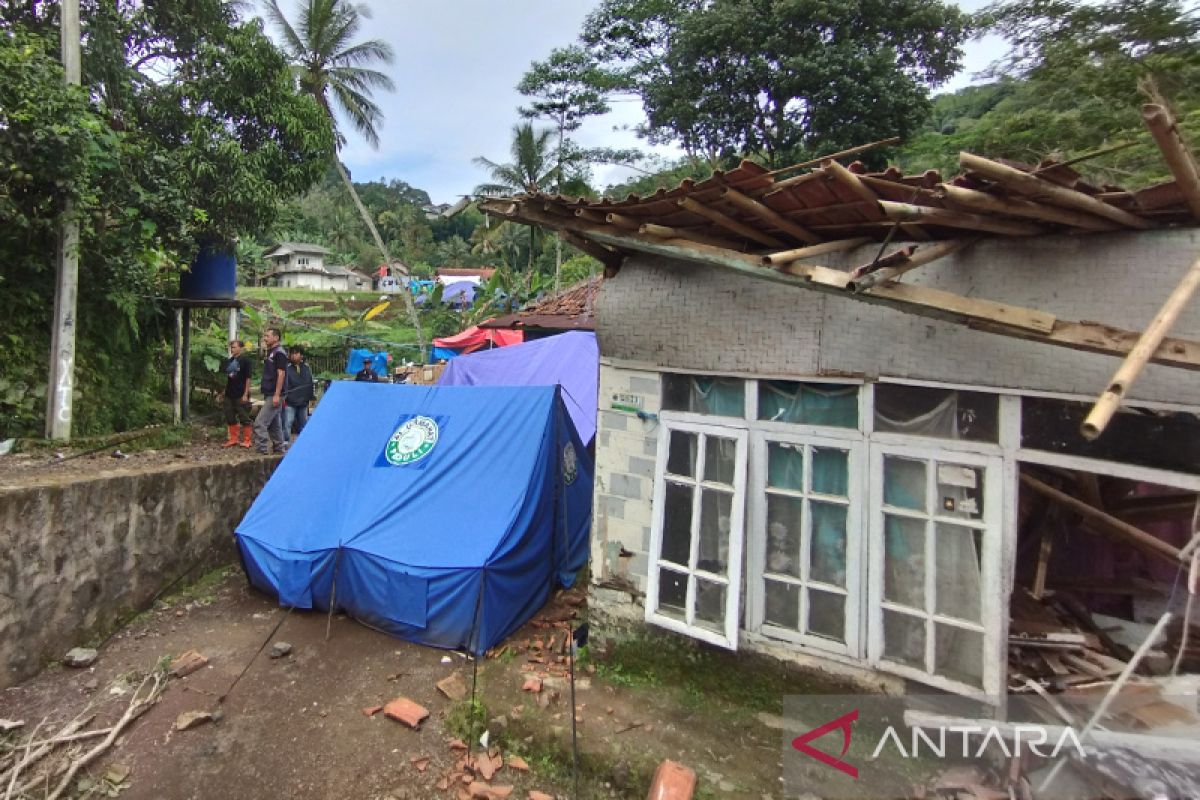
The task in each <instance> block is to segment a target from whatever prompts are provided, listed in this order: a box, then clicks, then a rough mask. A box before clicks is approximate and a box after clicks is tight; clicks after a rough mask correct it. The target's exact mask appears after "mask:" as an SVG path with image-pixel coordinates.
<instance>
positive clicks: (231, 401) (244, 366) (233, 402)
mask: <svg viewBox="0 0 1200 800" xmlns="http://www.w3.org/2000/svg"><path fill="white" fill-rule="evenodd" d="M245 349H246V343H245V342H243V341H242V340H241V339H234V340H233V341H231V342H230V343H229V359H228V360H226V361H225V363H224V364H222V365H221V369H222V370H223V371H224V372H225V398H224V402H223V404H222V408H223V409H224V411H225V425H226V426H227V428H228V430H229V438H228V439H226V440H225V444H223V445H221V446H222V447H233V446H234V445H236V444H241V446H242V447H249V446H250V432H251V430H252V428H251V427H250V376H251V374H252V373H253V369H254V368H253V367H251V366H250V357H249V356H247V355H246V354H245V353H244V352H243V351H244V350H245ZM239 434H240V436H241V438H240V441H239V438H238V437H239Z"/></svg>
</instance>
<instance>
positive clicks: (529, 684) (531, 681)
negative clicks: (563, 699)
mask: <svg viewBox="0 0 1200 800" xmlns="http://www.w3.org/2000/svg"><path fill="white" fill-rule="evenodd" d="M521 691H522V692H533V693H534V694H537V693H539V692H541V691H542V679H541V678H536V677H535V678H526V679H525V684H524V685H523V686H522V687H521Z"/></svg>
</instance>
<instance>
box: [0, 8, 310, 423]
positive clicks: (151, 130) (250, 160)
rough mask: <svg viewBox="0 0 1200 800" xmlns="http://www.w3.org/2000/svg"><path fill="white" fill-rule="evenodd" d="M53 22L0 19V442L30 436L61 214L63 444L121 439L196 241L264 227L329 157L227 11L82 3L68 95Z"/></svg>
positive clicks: (288, 91) (141, 410) (35, 16)
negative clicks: (71, 231) (65, 299)
mask: <svg viewBox="0 0 1200 800" xmlns="http://www.w3.org/2000/svg"><path fill="white" fill-rule="evenodd" d="M57 12H58V6H57V5H56V4H42V3H27V4H5V5H3V6H0V130H3V132H4V135H2V136H0V213H2V217H3V224H2V225H0V317H2V318H3V319H4V320H5V330H4V336H3V337H0V363H2V364H4V371H3V375H2V376H0V434H4V433H9V434H11V433H13V432H17V433H22V434H25V435H28V434H35V433H36V432H37V431H38V430H39V429H40V420H41V418H42V415H43V413H44V408H43V401H42V399H41V398H42V397H43V396H44V391H45V375H46V366H45V363H46V354H47V352H48V348H49V334H50V311H51V306H52V303H51V302H50V298H52V297H53V294H54V290H53V285H54V253H55V248H56V241H57V231H58V228H59V225H60V223H61V214H62V210H63V208H64V202H65V201H66V200H67V199H70V200H72V201H73V202H74V204H75V208H76V213H77V214H78V216H79V219H80V225H81V245H80V270H79V273H80V281H79V284H80V300H79V307H78V313H77V316H76V320H77V360H76V371H77V386H78V391H79V397H78V398H77V405H76V424H75V430H76V431H77V432H80V433H87V432H89V431H101V430H112V429H120V428H127V427H130V426H133V425H137V424H141V423H144V422H146V421H149V420H150V419H152V418H153V417H154V415H155V413H156V411H157V407H156V402H157V401H156V400H155V399H153V398H154V396H155V394H156V393H155V392H154V391H147V390H146V389H147V387H151V386H158V387H162V386H163V379H162V375H163V374H164V372H165V371H164V370H163V369H162V368H161V364H159V363H157V361H156V359H157V358H158V357H159V356H160V353H161V346H162V338H160V337H157V336H155V335H154V334H155V333H156V326H157V325H158V324H159V323H160V321H161V316H160V314H161V311H160V308H159V306H157V304H156V303H155V301H154V299H153V298H154V297H155V296H157V295H162V294H164V293H167V292H169V291H171V290H172V284H173V282H174V279H175V277H176V276H177V274H178V270H179V265H181V264H184V263H187V262H188V261H189V260H190V258H191V257H192V255H193V254H194V252H195V250H196V247H197V242H198V241H199V240H201V239H204V238H216V239H218V240H224V241H229V240H231V239H232V238H233V237H236V236H238V235H239V234H247V233H250V234H253V233H257V232H260V231H262V230H264V229H265V228H267V227H268V226H269V225H270V224H272V222H273V219H274V217H275V214H276V209H277V207H278V205H279V202H280V201H281V200H282V199H283V198H285V197H287V196H289V195H290V194H292V193H295V192H297V191H299V190H302V189H303V188H305V187H306V186H308V185H310V184H311V183H312V182H313V181H314V180H316V179H317V178H319V177H320V175H321V172H322V170H323V169H324V165H325V164H326V163H328V158H329V155H330V153H331V152H332V145H333V137H332V133H331V131H330V130H329V126H328V125H327V124H325V123H324V121H323V116H322V111H321V109H320V107H319V106H318V105H317V104H316V103H315V102H313V101H312V100H311V99H309V98H307V97H304V96H302V95H300V94H299V93H297V92H296V91H295V88H294V85H293V82H292V80H291V77H290V74H289V72H288V67H287V63H286V62H285V61H284V59H283V58H282V56H281V55H280V53H279V52H278V51H277V50H276V49H275V47H274V46H273V45H272V44H271V42H270V41H269V40H268V39H267V38H266V36H264V35H263V33H262V31H261V30H260V28H259V25H258V24H257V23H255V22H249V23H247V22H242V21H240V20H238V19H237V17H236V15H235V14H234V11H233V10H232V8H231V5H230V4H229V3H227V2H222V1H221V0H168V1H167V2H159V3H150V4H142V3H132V2H130V3H126V2H121V3H102V4H86V5H85V7H84V14H83V19H82V23H83V30H84V37H83V41H84V50H83V61H82V63H83V84H84V85H83V87H82V88H81V89H79V90H71V89H68V88H66V87H64V86H63V75H62V71H61V69H60V67H59V65H58V58H57V56H58V50H59V34H58V19H57ZM163 396H164V397H165V392H163Z"/></svg>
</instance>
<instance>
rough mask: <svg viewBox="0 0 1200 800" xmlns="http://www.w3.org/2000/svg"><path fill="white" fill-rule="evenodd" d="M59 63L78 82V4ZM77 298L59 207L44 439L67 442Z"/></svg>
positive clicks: (75, 232)
mask: <svg viewBox="0 0 1200 800" xmlns="http://www.w3.org/2000/svg"><path fill="white" fill-rule="evenodd" d="M61 14H62V63H63V71H64V72H65V73H66V79H67V85H68V86H78V85H79V83H80V79H81V63H80V62H81V60H82V54H81V52H80V29H79V0H62V3H61ZM78 294H79V221H78V220H77V219H75V204H74V203H73V202H70V201H68V202H67V203H66V204H65V205H64V207H63V223H62V231H61V233H60V235H59V240H58V283H57V286H56V288H55V293H54V330H53V332H52V334H51V339H50V380H49V381H48V382H47V386H46V437H47V438H49V439H61V440H68V439H70V438H71V412H72V410H73V406H72V394H73V393H74V391H75V308H76V305H77V299H78Z"/></svg>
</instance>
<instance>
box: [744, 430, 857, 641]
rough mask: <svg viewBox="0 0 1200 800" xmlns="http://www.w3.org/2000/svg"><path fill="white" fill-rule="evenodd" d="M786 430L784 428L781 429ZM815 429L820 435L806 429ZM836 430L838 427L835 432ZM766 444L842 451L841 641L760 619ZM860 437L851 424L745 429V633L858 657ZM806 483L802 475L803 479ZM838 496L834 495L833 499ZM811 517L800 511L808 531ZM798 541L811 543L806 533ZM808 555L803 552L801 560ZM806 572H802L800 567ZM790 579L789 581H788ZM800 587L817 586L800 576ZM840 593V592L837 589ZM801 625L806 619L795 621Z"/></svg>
mask: <svg viewBox="0 0 1200 800" xmlns="http://www.w3.org/2000/svg"><path fill="white" fill-rule="evenodd" d="M785 429H786V430H785ZM808 430H814V431H815V430H819V431H820V433H815V432H808ZM838 431H844V433H843V434H842V435H838V433H837V432H838ZM771 442H787V443H789V444H795V445H805V446H810V447H829V448H834V449H838V450H844V451H846V452H847V453H848V459H849V463H848V465H847V469H848V471H849V475H848V478H849V485H848V488H847V494H846V498H847V500H848V503H847V504H846V505H847V509H848V510H847V519H846V586H845V591H844V596H845V598H846V615H845V630H844V634H845V642H844V643H843V642H837V641H834V640H832V639H828V638H826V637H823V636H816V635H812V634H805V633H800V632H799V631H794V630H790V629H788V628H782V627H779V626H776V625H772V624H771V623H769V622H767V621H766V596H765V592H766V590H765V586H764V585H763V581H764V580H765V579H766V575H767V569H766V558H767V541H766V537H767V457H768V452H769V444H770V443H771ZM866 449H867V448H866V441H865V439H864V437H863V434H862V433H860V432H859V431H858V430H856V429H854V428H845V429H838V428H819V429H818V428H810V427H809V426H798V425H796V426H786V425H781V424H779V423H769V427H768V428H766V429H760V428H757V427H756V428H755V429H754V430H753V431H752V433H751V440H750V458H751V463H750V466H751V470H750V478H751V481H750V482H751V486H750V505H749V514H750V516H749V521H750V524H749V527H748V528H747V538H748V540H749V545H748V546H749V549H750V555H749V569H748V570H747V573H746V581H747V587H746V628H747V630H748V631H750V632H753V633H757V634H760V635H762V636H766V637H768V638H771V639H778V640H782V641H786V642H790V643H794V644H798V645H803V646H805V647H811V648H813V649H815V650H820V651H825V652H829V653H835V654H838V655H843V656H848V657H850V658H854V659H858V658H861V657H862V653H863V643H862V621H863V619H862V616H863V602H862V601H863V599H864V597H863V595H864V593H863V577H864V567H865V565H866V561H865V553H864V550H865V541H864V539H865V537H864V536H863V519H862V517H863V515H862V506H863V502H862V501H863V499H864V498H863V494H862V493H863V480H864V477H865V473H864V462H865V454H866ZM810 462H811V459H810V458H807V457H806V458H805V467H804V468H805V471H806V472H805V475H806V476H807V475H808V470H810V469H811V463H810ZM806 484H807V477H806ZM809 496H810V497H811V498H812V499H816V500H818V501H819V500H820V499H821V495H819V494H813V495H809ZM838 499H840V498H838ZM811 524H812V520H811V517H810V515H807V514H806V515H805V527H806V528H809V529H810V526H811ZM802 541H804V542H809V543H810V542H811V539H810V538H808V536H805V537H804V538H803V539H802ZM810 555H811V553H807V554H804V558H805V559H806V562H805V563H807V559H808V557H809V556H810ZM805 572H806V571H805ZM789 582H790V581H789ZM796 582H797V584H798V585H800V586H801V591H804V590H805V589H807V588H809V587H810V586H812V587H813V588H817V589H821V588H823V587H822V586H821V585H820V584H815V585H814V584H813V582H811V581H809V580H807V576H806V574H805V575H804V576H802V578H801V579H799V580H798V581H796ZM838 593H841V592H838ZM801 623H802V625H806V620H801Z"/></svg>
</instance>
